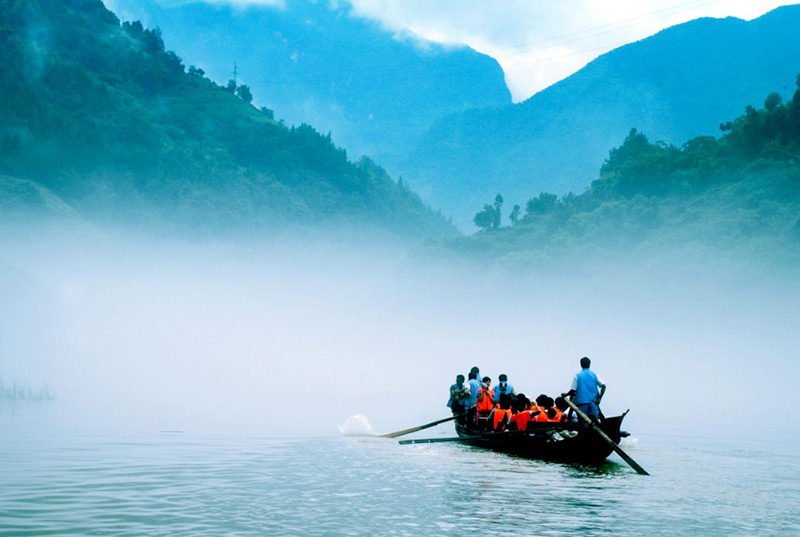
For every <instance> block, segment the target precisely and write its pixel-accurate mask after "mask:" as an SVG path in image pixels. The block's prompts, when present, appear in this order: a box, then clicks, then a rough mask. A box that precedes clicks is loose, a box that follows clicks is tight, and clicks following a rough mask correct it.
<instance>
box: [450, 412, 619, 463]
mask: <svg viewBox="0 0 800 537" xmlns="http://www.w3.org/2000/svg"><path fill="white" fill-rule="evenodd" d="M624 417H625V415H624V414H623V415H622V416H615V417H609V418H605V419H604V420H603V422H602V423H601V424H600V428H601V429H602V430H603V432H604V433H605V434H606V435H608V437H609V438H611V440H613V441H614V442H616V443H619V441H620V437H621V435H620V428H621V427H622V420H623V418H624ZM564 433H566V434H564ZM456 434H458V436H460V437H462V438H464V439H465V440H463V442H464V443H467V444H470V445H474V446H478V447H482V448H486V449H491V450H494V451H500V452H503V453H509V454H512V455H516V456H519V457H525V458H528V459H541V460H546V461H558V462H577V463H585V464H599V463H602V462H603V461H605V460H606V458H608V456H609V455H611V453H612V452H613V451H614V448H613V447H612V446H611V445H610V444H609V443H608V442H606V441H605V440H604V439H603V438H601V437H600V435H598V434H597V433H596V432H594V431H593V430H592V429H591V428H590V427H588V426H586V425H583V424H581V423H575V422H571V423H540V422H534V423H531V424H529V428H528V430H526V431H524V432H522V431H506V432H503V433H491V434H486V431H481V430H478V429H475V428H470V427H467V426H466V425H465V424H463V423H459V422H456Z"/></svg>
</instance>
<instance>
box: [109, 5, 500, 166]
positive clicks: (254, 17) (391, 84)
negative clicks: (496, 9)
mask: <svg viewBox="0 0 800 537" xmlns="http://www.w3.org/2000/svg"><path fill="white" fill-rule="evenodd" d="M113 6H115V7H116V10H117V14H118V15H119V16H120V17H122V18H123V19H126V18H134V19H142V20H143V21H145V22H146V25H147V26H149V27H151V28H154V27H160V28H161V29H162V31H163V32H164V36H165V41H166V43H167V46H168V47H169V48H171V49H174V50H176V51H178V53H179V54H180V55H181V57H183V58H184V59H185V60H186V62H187V63H192V64H194V65H197V66H198V67H202V68H203V69H204V70H205V71H206V73H208V75H209V76H210V77H211V78H212V79H213V80H216V81H217V82H219V83H221V84H224V83H225V82H226V81H227V80H228V79H229V78H232V77H233V71H234V63H236V68H237V73H238V75H239V77H240V80H239V81H240V82H241V83H243V84H247V85H249V86H250V87H251V88H252V89H253V93H254V95H255V97H256V102H257V103H259V104H263V105H266V106H267V107H269V108H272V109H274V110H275V114H276V117H278V118H282V119H284V120H285V121H286V122H287V123H288V124H300V123H309V124H311V125H314V126H315V128H317V129H318V130H320V131H321V132H323V133H325V132H328V131H330V132H331V135H332V138H333V141H334V142H335V143H336V144H337V145H340V146H342V147H345V148H346V149H347V150H348V152H349V153H350V154H352V155H353V156H356V157H358V156H360V155H362V154H366V155H368V156H370V157H371V158H374V159H376V160H378V161H379V162H381V164H383V165H385V166H387V167H389V169H392V168H393V164H395V163H397V162H398V161H399V160H400V159H401V158H403V157H404V156H405V155H407V154H408V153H410V152H411V151H413V149H414V148H415V147H416V145H417V144H419V142H420V141H421V140H422V137H423V136H424V134H425V132H426V131H427V130H428V128H429V127H430V126H431V125H432V124H433V123H434V122H435V121H436V120H438V119H440V118H441V117H443V116H445V115H447V114H450V113H453V112H458V111H462V110H465V109H469V108H473V107H476V106H501V105H506V104H510V103H511V94H510V92H509V90H508V88H507V87H506V84H505V79H504V75H503V71H502V69H501V68H500V66H499V64H498V63H497V62H496V61H495V60H494V59H492V58H490V57H488V56H485V55H483V54H479V53H477V52H475V51H474V50H472V49H469V48H467V47H445V46H442V45H439V44H436V43H432V42H428V41H423V40H421V39H418V38H415V37H413V36H407V35H406V36H403V35H395V34H393V33H391V32H389V31H387V30H385V29H383V28H381V27H380V26H379V25H378V23H377V22H375V21H370V20H366V19H363V18H358V17H355V16H352V15H351V13H350V10H351V8H350V5H349V3H348V2H327V1H321V2H307V1H304V0H287V1H286V2H285V4H284V6H283V7H280V8H278V7H272V6H253V5H251V6H248V7H247V8H241V7H232V6H230V5H224V4H223V5H210V4H209V3H205V2H193V3H186V2H181V3H177V4H175V5H162V4H159V3H158V2H157V0H115V1H114V2H113Z"/></svg>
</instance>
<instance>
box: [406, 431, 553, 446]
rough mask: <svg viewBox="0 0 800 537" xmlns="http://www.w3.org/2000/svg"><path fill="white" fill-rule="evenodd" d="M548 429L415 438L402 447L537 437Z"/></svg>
mask: <svg viewBox="0 0 800 537" xmlns="http://www.w3.org/2000/svg"><path fill="white" fill-rule="evenodd" d="M546 430H547V429H538V430H525V431H489V432H488V433H483V434H477V435H474V436H448V437H445V438H414V439H412V440H400V444H401V445H404V446H405V445H408V444H434V443H436V442H470V441H472V440H478V439H479V438H490V437H495V436H506V437H507V436H516V435H526V434H527V435H535V434H537V433H541V432H543V431H546ZM551 430H552V429H551Z"/></svg>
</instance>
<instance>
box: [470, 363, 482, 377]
mask: <svg viewBox="0 0 800 537" xmlns="http://www.w3.org/2000/svg"><path fill="white" fill-rule="evenodd" d="M469 372H470V373H475V375H476V377H475V378H478V377H477V375H480V374H481V370H480V369H478V366H477V365H476V366H475V367H473V368H472V369H470V370H469Z"/></svg>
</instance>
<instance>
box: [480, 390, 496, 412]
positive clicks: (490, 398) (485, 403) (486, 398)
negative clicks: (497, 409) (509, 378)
mask: <svg viewBox="0 0 800 537" xmlns="http://www.w3.org/2000/svg"><path fill="white" fill-rule="evenodd" d="M493 408H494V390H489V393H488V394H487V393H486V391H485V390H484V389H483V388H481V389H480V390H478V412H481V413H483V414H487V415H488V414H489V412H491V411H492V409H493Z"/></svg>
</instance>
